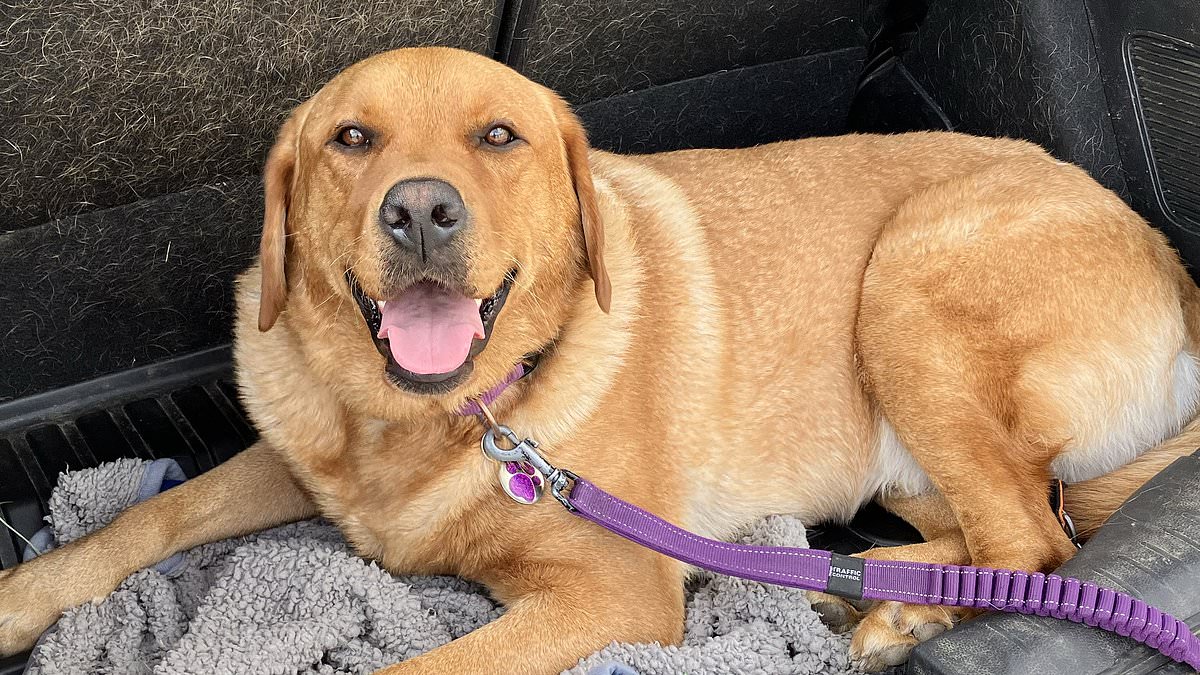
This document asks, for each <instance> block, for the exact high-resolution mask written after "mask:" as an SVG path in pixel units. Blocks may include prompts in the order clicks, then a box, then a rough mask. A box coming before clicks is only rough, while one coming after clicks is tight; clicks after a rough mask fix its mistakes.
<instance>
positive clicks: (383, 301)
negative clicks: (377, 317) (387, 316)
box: [375, 300, 387, 312]
mask: <svg viewBox="0 0 1200 675" xmlns="http://www.w3.org/2000/svg"><path fill="white" fill-rule="evenodd" d="M386 304H387V300H376V301H375V306H376V307H378V308H379V311H381V312H382V311H383V306H384V305H386Z"/></svg>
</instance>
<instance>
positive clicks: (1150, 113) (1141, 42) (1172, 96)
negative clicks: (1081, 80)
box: [1126, 33, 1200, 231]
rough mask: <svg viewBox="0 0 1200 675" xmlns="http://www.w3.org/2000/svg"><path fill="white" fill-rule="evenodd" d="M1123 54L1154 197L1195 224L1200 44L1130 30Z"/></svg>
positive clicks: (1183, 222)
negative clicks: (1135, 100)
mask: <svg viewBox="0 0 1200 675" xmlns="http://www.w3.org/2000/svg"><path fill="white" fill-rule="evenodd" d="M1126 54H1127V58H1128V60H1129V67H1130V69H1131V72H1132V73H1133V81H1134V84H1135V86H1136V94H1137V97H1138V99H1139V106H1138V108H1139V112H1140V115H1141V118H1142V119H1141V122H1142V135H1143V142H1144V146H1145V148H1146V149H1147V153H1148V155H1149V156H1148V160H1149V162H1148V163H1149V164H1150V167H1151V169H1152V171H1153V172H1154V174H1155V186H1156V188H1157V192H1158V198H1159V200H1160V201H1161V202H1162V204H1163V207H1164V208H1165V210H1166V211H1167V212H1168V213H1169V214H1170V215H1171V217H1173V218H1174V219H1175V220H1176V222H1177V223H1178V224H1179V225H1180V226H1183V227H1186V228H1189V229H1192V230H1193V231H1196V230H1200V180H1197V178H1196V177H1197V176H1198V175H1200V47H1197V46H1196V45H1194V44H1192V43H1190V42H1185V41H1183V40H1179V39H1177V38H1173V37H1168V36H1166V35H1159V34H1157V33H1135V34H1134V35H1133V36H1131V37H1130V38H1129V41H1128V43H1127V52H1126Z"/></svg>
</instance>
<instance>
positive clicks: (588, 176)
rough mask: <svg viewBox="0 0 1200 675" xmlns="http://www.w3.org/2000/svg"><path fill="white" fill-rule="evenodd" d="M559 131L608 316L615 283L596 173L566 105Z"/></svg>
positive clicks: (599, 299)
mask: <svg viewBox="0 0 1200 675" xmlns="http://www.w3.org/2000/svg"><path fill="white" fill-rule="evenodd" d="M558 120H559V121H558V127H559V133H560V134H561V135H562V139H563V145H564V146H565V147H566V152H567V168H568V170H569V171H570V173H571V182H572V183H573V184H574V186H575V198H576V199H577V200H578V201H579V220H580V226H581V227H582V228H583V244H584V247H585V248H586V249H587V258H588V270H589V271H590V272H591V275H592V282H593V283H594V284H595V286H596V304H598V305H600V309H602V310H604V313H605V314H607V313H608V310H609V307H610V306H611V304H612V283H611V282H610V281H609V280H608V268H606V267H605V266H604V223H603V222H602V221H601V220H600V205H599V204H598V203H597V201H596V187H595V186H594V185H593V184H592V169H591V167H589V166H588V140H587V133H586V132H585V131H584V130H583V125H582V124H580V122H579V118H578V117H576V116H575V114H574V113H572V112H571V111H570V110H569V109H568V108H567V106H566V104H565V103H561V102H560V103H559V106H558Z"/></svg>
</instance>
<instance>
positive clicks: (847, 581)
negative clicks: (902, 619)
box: [564, 478, 1200, 670]
mask: <svg viewBox="0 0 1200 675" xmlns="http://www.w3.org/2000/svg"><path fill="white" fill-rule="evenodd" d="M564 502H565V505H566V506H567V508H568V510H570V511H571V512H573V513H575V514H576V515H578V516H581V517H583V518H586V519H587V520H590V521H592V522H593V523H596V524H597V525H599V526H601V527H603V528H604V529H606V530H608V531H610V532H612V533H614V534H617V535H619V536H621V537H624V538H625V539H628V540H630V541H633V542H635V543H638V544H641V545H642V546H645V547H647V548H650V549H653V550H655V551H658V552H659V553H662V554H664V555H668V556H670V557H672V558H675V559H676V560H680V561H682V562H685V563H688V564H690V565H695V566H697V567H702V568H704V569H707V570H710V571H713V572H718V573H720V574H727V575H730V576H736V577H741V578H743V579H750V580H753V581H760V582H764V583H769V584H779V585H782V586H791V587H793V588H802V589H805V590H810V591H823V592H827V593H834V594H836V595H841V596H843V597H849V598H856V599H857V598H864V599H867V600H897V601H900V602H907V603H910V604H919V605H947V606H955V607H974V608H977V609H990V610H996V611H1001V612H1017V613H1020V614H1036V615H1038V616H1052V617H1054V618H1056V619H1063V620H1066V621H1073V622H1075V623H1082V624H1087V625H1089V626H1095V627H1098V628H1102V629H1104V630H1107V631H1111V632H1114V633H1116V634H1118V635H1124V636H1127V637H1130V638H1133V639H1134V640H1137V641H1138V642H1141V643H1143V644H1145V645H1147V646H1149V647H1152V648H1154V649H1156V650H1158V651H1159V652H1161V653H1163V654H1165V655H1166V656H1168V657H1169V658H1171V659H1174V660H1175V661H1179V662H1182V663H1186V664H1188V665H1189V666H1191V667H1192V668H1195V669H1196V670H1200V638H1197V637H1196V635H1194V634H1192V632H1191V630H1190V629H1189V628H1188V626H1187V624H1185V623H1184V622H1183V621H1180V620H1179V619H1177V618H1175V617H1174V616H1171V615H1170V614H1168V613H1166V612H1163V611H1161V610H1159V609H1157V608H1155V607H1151V606H1149V605H1147V604H1146V603H1144V602H1142V601H1141V600H1137V599H1134V598H1133V597H1132V596H1130V595H1129V594H1128V593H1123V592H1121V591H1115V590H1112V589H1109V588H1103V587H1101V586H1098V585H1096V584H1094V583H1091V582H1086V581H1080V580H1079V579H1074V578H1063V577H1060V576H1058V575H1056V574H1050V575H1045V574H1041V573H1036V574H1031V573H1028V572H1014V571H1011V570H996V569H989V568H985V567H969V566H960V565H932V564H925V563H908V562H895V561H888V560H865V559H863V558H853V557H850V556H844V555H839V554H836V553H830V552H829V551H817V550H812V549H804V548H785V547H771V546H747V545H743V544H730V543H727V542H723V541H717V540H715V539H708V538H706V537H701V536H699V535H696V534H693V533H691V532H688V531H687V530H684V529H682V528H680V527H676V526H675V525H672V524H671V523H668V522H667V521H665V520H663V519H662V518H659V517H658V516H655V515H654V514H652V513H649V512H648V511H644V510H642V509H640V508H638V507H636V506H634V505H632V504H630V503H628V502H625V501H623V500H621V499H618V498H617V497H614V496H613V495H611V494H609V493H607V492H605V491H604V490H601V489H600V488H598V487H596V486H595V485H593V484H591V483H589V482H587V481H586V480H583V479H581V478H575V479H574V486H573V487H572V488H571V491H570V494H569V495H567V496H566V497H565V498H564Z"/></svg>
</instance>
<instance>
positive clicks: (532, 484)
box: [479, 403, 578, 511]
mask: <svg viewBox="0 0 1200 675" xmlns="http://www.w3.org/2000/svg"><path fill="white" fill-rule="evenodd" d="M480 408H482V409H483V410H484V412H485V417H486V418H487V420H488V422H489V426H488V429H487V430H486V431H484V432H483V437H482V438H480V439H479V447H480V449H482V450H483V455H484V456H485V457H487V458H488V459H490V460H493V461H496V462H500V465H501V466H500V475H499V478H500V487H501V488H503V489H504V492H505V494H507V495H508V496H509V497H511V498H512V499H513V501H515V502H518V503H521V504H533V503H535V502H537V501H538V499H540V498H541V496H542V491H543V490H544V489H545V486H546V485H547V484H549V486H550V494H552V495H554V498H555V499H557V500H558V502H559V503H560V504H562V505H563V506H564V507H566V508H567V510H568V511H574V510H575V507H573V506H571V502H570V501H568V500H567V497H566V491H567V488H568V486H570V485H571V484H572V483H574V481H575V480H577V478H578V477H577V476H576V475H575V474H573V473H571V472H570V471H567V470H565V469H558V468H556V467H555V466H554V465H552V464H550V462H547V461H546V460H545V458H543V457H542V455H541V453H539V452H538V451H537V448H538V444H537V441H535V440H533V439H532V438H526V439H524V440H522V439H521V437H520V436H517V434H516V432H514V431H513V430H512V429H510V428H508V427H506V426H504V425H503V424H500V423H498V422H496V421H495V418H494V417H493V416H492V414H491V411H490V410H488V409H487V408H486V407H484V405H483V404H482V403H480ZM498 436H500V437H503V438H504V440H506V441H508V443H509V445H511V446H512V447H511V448H502V447H500V445H499V444H498V443H497V437H498Z"/></svg>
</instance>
